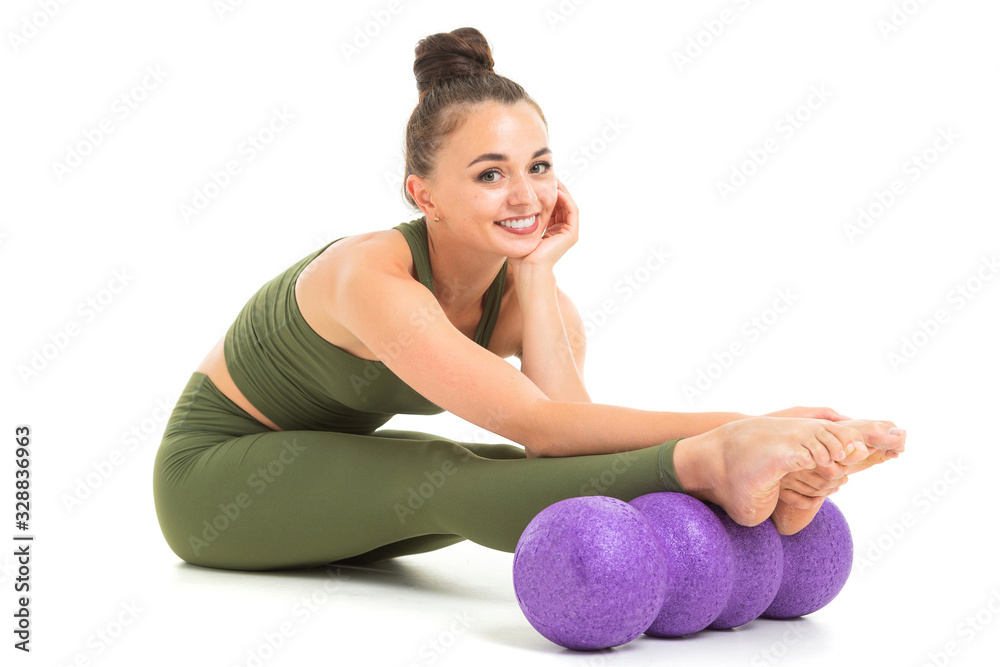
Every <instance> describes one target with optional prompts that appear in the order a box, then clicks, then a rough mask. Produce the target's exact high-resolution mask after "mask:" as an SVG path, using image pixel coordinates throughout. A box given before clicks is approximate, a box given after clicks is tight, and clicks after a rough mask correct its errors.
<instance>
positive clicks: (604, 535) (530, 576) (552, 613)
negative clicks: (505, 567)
mask: <svg viewBox="0 0 1000 667" xmlns="http://www.w3.org/2000/svg"><path fill="white" fill-rule="evenodd" d="M667 584H668V570H667V563H666V558H665V556H664V553H663V549H662V548H661V547H660V544H659V542H658V541H657V539H656V535H655V534H654V533H653V529H652V527H651V526H650V525H649V523H648V522H647V521H646V519H645V518H644V517H643V516H642V514H640V513H639V511H638V510H636V509H635V508H634V507H632V506H631V505H629V504H628V503H626V502H624V501H622V500H619V499H617V498H611V497H608V496H580V497H575V498H566V499H565V500H560V501H559V502H556V503H553V504H552V505H549V506H548V507H546V508H545V509H543V510H542V511H541V512H539V513H538V514H537V515H535V517H534V518H533V519H532V520H531V521H530V522H529V523H528V525H527V526H526V527H525V529H524V532H523V533H521V537H520V539H518V541H517V547H516V548H515V550H514V592H515V594H516V595H517V603H518V604H519V605H520V607H521V611H522V612H524V615H525V617H526V618H527V619H528V622H529V623H531V625H532V627H534V628H535V629H536V630H538V632H539V633H541V634H542V636H544V637H546V638H547V639H549V640H551V641H553V642H555V643H556V644H559V645H560V646H564V647H566V648H571V649H578V650H593V649H603V648H611V647H612V646H619V645H621V644H625V643H627V642H630V641H632V640H633V639H635V638H636V637H638V636H639V635H641V634H642V632H643V630H645V629H646V628H647V627H649V624H650V623H651V622H652V621H653V619H654V618H655V617H656V614H657V613H658V612H659V610H660V607H661V606H662V605H663V598H664V596H665V595H666V593H667Z"/></svg>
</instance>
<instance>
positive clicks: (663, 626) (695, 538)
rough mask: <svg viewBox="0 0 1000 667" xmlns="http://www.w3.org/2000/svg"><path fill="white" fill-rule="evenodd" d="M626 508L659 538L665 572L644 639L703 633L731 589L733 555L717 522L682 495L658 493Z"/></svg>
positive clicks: (702, 507) (634, 500)
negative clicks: (659, 603)
mask: <svg viewBox="0 0 1000 667" xmlns="http://www.w3.org/2000/svg"><path fill="white" fill-rule="evenodd" d="M630 504H631V505H632V506H633V507H635V508H637V509H638V510H639V511H640V512H642V513H643V514H644V515H645V516H646V518H647V519H649V523H650V524H651V525H652V526H653V530H654V531H656V533H657V535H658V536H659V537H660V540H661V543H662V544H663V548H664V551H665V552H666V555H667V563H668V566H669V572H670V590H668V591H667V596H666V598H665V599H664V601H663V608H662V609H660V613H659V614H658V615H657V616H656V619H655V620H654V621H653V623H652V624H651V625H650V626H649V628H647V629H646V634H647V635H652V636H654V637H680V636H682V635H688V634H691V633H694V632H698V631H699V630H704V629H705V628H706V627H708V624H709V623H711V622H712V621H713V620H714V619H715V617H716V616H718V615H719V612H721V611H722V608H723V607H724V606H725V605H726V601H727V600H728V599H729V591H730V590H731V589H732V585H733V550H732V546H731V545H730V544H729V536H728V535H727V534H726V529H725V528H723V527H722V522H721V521H719V518H718V517H717V516H715V514H713V513H712V510H710V509H708V507H706V506H705V504H704V503H703V502H701V501H700V500H698V499H697V498H693V497H691V496H689V495H686V494H683V493H674V492H671V491H658V492H656V493H649V494H646V495H644V496H639V497H638V498H635V499H633V500H632V501H631V503H630Z"/></svg>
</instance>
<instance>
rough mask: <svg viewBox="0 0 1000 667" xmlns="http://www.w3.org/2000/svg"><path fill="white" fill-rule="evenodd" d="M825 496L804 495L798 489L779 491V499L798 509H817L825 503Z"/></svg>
mask: <svg viewBox="0 0 1000 667" xmlns="http://www.w3.org/2000/svg"><path fill="white" fill-rule="evenodd" d="M824 498H825V496H819V497H810V496H804V495H802V494H801V493H799V492H798V491H793V490H791V489H781V490H779V491H778V499H779V500H783V501H784V502H785V503H787V504H788V505H789V506H790V507H794V508H795V509H797V510H811V509H815V508H816V507H818V506H819V505H821V504H822V503H823V499H824Z"/></svg>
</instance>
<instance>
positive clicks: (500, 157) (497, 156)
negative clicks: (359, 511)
mask: <svg viewBox="0 0 1000 667" xmlns="http://www.w3.org/2000/svg"><path fill="white" fill-rule="evenodd" d="M551 152H552V151H551V150H549V148H548V147H547V146H546V147H545V148H539V149H538V150H537V151H535V154H534V155H532V156H531V159H532V160H534V159H535V158H536V157H540V156H542V155H545V154H546V153H551ZM490 160H492V161H497V162H504V161H506V160H507V156H506V155H504V154H503V153H483V154H482V155H480V156H479V157H477V158H476V159H475V160H473V161H472V162H470V163H469V166H468V167H466V169H468V168H469V167H471V166H472V165H474V164H476V163H477V162H486V161H490Z"/></svg>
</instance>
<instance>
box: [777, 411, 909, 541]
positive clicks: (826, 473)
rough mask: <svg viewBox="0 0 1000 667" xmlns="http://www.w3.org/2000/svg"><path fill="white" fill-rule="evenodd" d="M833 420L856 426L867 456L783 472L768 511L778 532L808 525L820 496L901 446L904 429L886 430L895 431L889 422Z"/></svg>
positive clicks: (820, 503)
mask: <svg viewBox="0 0 1000 667" xmlns="http://www.w3.org/2000/svg"><path fill="white" fill-rule="evenodd" d="M837 423H839V424H845V425H848V426H851V427H853V428H855V429H857V430H858V431H859V432H860V433H861V434H862V436H863V437H864V440H865V444H866V445H867V446H868V447H869V455H868V456H867V457H866V458H865V459H863V460H862V461H858V462H856V463H852V464H848V465H844V464H843V462H842V463H831V464H827V465H818V466H816V468H815V469H812V470H802V471H797V472H793V473H790V474H788V475H786V476H785V477H784V478H783V479H782V480H781V483H780V485H779V486H780V490H779V492H778V502H777V503H776V504H775V508H774V512H773V513H772V514H771V521H772V522H773V523H774V525H775V527H776V528H777V529H778V532H779V533H781V534H782V535H794V534H795V533H797V532H799V531H800V530H802V529H803V528H805V527H806V526H807V525H809V522H810V521H812V520H813V517H815V516H816V514H817V513H818V512H819V510H820V508H821V507H822V506H823V500H824V498H826V496H829V495H830V494H833V493H836V492H837V491H838V490H839V489H840V487H841V486H843V485H844V484H845V483H846V482H847V479H848V476H849V475H853V474H854V473H856V472H861V471H862V470H866V469H868V468H871V467H872V466H874V465H878V464H879V463H883V462H884V461H888V460H889V459H894V458H897V457H898V456H899V453H900V452H902V451H903V450H904V448H905V444H906V432H905V431H902V432H897V433H890V429H895V430H896V431H899V429H896V425H895V424H893V423H892V422H889V421H871V420H865V419H852V420H844V421H839V422H837Z"/></svg>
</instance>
